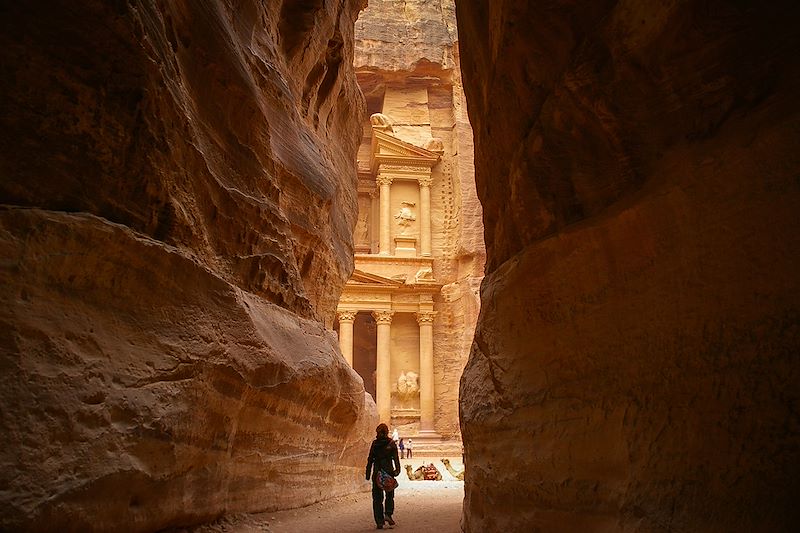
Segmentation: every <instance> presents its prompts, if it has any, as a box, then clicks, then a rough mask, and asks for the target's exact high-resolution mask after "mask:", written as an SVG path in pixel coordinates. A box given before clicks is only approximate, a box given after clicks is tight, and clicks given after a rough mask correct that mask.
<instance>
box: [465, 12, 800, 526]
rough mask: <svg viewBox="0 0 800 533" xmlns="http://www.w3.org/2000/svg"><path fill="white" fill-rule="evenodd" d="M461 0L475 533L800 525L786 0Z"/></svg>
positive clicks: (796, 252)
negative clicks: (471, 204)
mask: <svg viewBox="0 0 800 533" xmlns="http://www.w3.org/2000/svg"><path fill="white" fill-rule="evenodd" d="M753 6H754V5H751V4H748V3H742V2H724V1H719V2H717V1H714V2H680V3H669V2H668V3H659V2H639V1H622V2H594V3H589V4H587V3H580V4H572V3H567V2H555V3H554V2H488V1H467V0H459V1H457V16H458V26H459V35H460V46H461V52H462V53H461V58H462V69H463V74H464V82H465V90H466V94H467V101H468V104H469V112H470V119H471V122H472V125H473V129H474V132H475V150H476V174H477V187H478V194H479V197H480V198H481V201H482V204H483V207H484V222H485V226H486V244H487V254H488V257H487V261H488V265H487V277H486V279H485V280H484V283H483V287H482V307H481V317H480V319H479V325H478V331H477V334H476V338H475V342H474V345H473V348H472V353H471V355H470V360H469V362H468V364H467V368H466V370H465V374H464V376H463V378H462V381H461V395H460V397H461V400H460V403H461V424H462V431H463V435H464V442H465V444H466V460H467V464H468V476H467V482H466V499H465V509H464V519H465V522H464V523H465V526H466V529H467V530H468V531H533V530H541V531H668V530H669V531H675V530H677V531H789V530H793V529H794V528H795V527H796V523H797V519H798V518H799V517H798V510H797V506H796V502H795V501H794V500H795V498H794V495H795V494H797V492H798V489H800V482H798V479H800V468H799V467H798V465H800V437H798V430H799V429H800V420H798V409H797V406H798V401H799V400H800V389H798V387H797V383H798V382H800V362H799V360H798V358H797V354H798V349H800V328H798V317H800V284H799V283H798V272H800V217H798V212H800V181H799V180H798V176H800V106H798V105H797V94H798V89H799V88H800V84H799V83H798V79H799V76H798V74H799V72H800V68H799V67H800V60H798V56H797V50H798V49H800V42H798V36H799V35H800V34H798V33H797V31H796V28H797V27H798V22H800V17H798V10H797V8H796V7H795V5H794V4H793V3H790V2H771V3H769V4H761V5H759V6H758V7H753Z"/></svg>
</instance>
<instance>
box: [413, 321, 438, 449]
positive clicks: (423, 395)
mask: <svg viewBox="0 0 800 533" xmlns="http://www.w3.org/2000/svg"><path fill="white" fill-rule="evenodd" d="M434 316H436V312H434V311H420V312H418V313H417V324H419V408H420V413H419V414H420V416H419V430H420V434H421V435H424V434H426V433H427V434H429V435H430V434H434V435H435V434H436V432H435V430H434V428H433V410H434V400H433V317H434Z"/></svg>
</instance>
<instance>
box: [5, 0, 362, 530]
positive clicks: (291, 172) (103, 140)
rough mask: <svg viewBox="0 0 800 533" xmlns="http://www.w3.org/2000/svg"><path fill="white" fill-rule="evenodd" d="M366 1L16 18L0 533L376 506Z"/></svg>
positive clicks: (44, 12)
mask: <svg viewBox="0 0 800 533" xmlns="http://www.w3.org/2000/svg"><path fill="white" fill-rule="evenodd" d="M360 8H361V2H360V1H357V0H345V1H342V2H337V3H331V2H327V3H323V2H319V1H302V2H289V1H286V2H269V1H258V0H245V1H237V2H233V1H229V0H203V1H198V2H194V1H192V2H183V1H179V0H175V1H167V2H162V1H152V0H134V1H131V2H101V1H88V2H78V3H75V2H67V1H57V2H48V3H47V5H42V6H38V7H37V6H30V5H22V4H20V5H12V4H8V5H5V6H4V7H3V8H2V12H3V16H2V23H1V24H2V32H0V35H2V37H0V43H2V46H1V47H0V49H1V51H0V54H2V61H1V62H2V64H3V73H4V75H3V76H2V79H1V80H0V84H1V85H2V94H3V99H2V103H0V106H2V112H0V124H1V125H2V133H0V165H2V166H1V167H0V172H1V173H2V180H0V203H1V204H3V205H2V208H0V250H2V251H1V252H0V257H2V268H0V279H1V280H2V283H1V284H0V287H2V288H0V301H1V302H2V305H1V306H0V332H1V333H0V365H2V369H3V373H2V377H3V386H2V388H1V389H0V397H1V398H2V400H1V401H0V435H2V437H0V443H1V444H2V446H0V448H1V451H0V464H1V465H2V467H0V479H1V481H0V485H1V486H2V491H0V507H2V516H0V529H3V530H14V531H23V530H37V531H40V530H58V531H93V530H97V531H99V530H104V531H108V530H111V529H114V530H119V531H146V530H155V529H160V528H164V527H168V526H177V525H183V524H190V523H197V522H201V521H206V520H210V519H213V518H215V517H217V516H220V515H222V514H224V513H236V512H242V511H256V510H271V509H279V508H286V507H294V506H300V505H304V504H307V503H311V502H314V501H317V500H320V499H323V498H328V497H332V496H336V495H339V494H344V493H348V492H352V491H355V490H360V489H361V488H363V487H362V485H363V483H364V482H363V478H362V471H363V461H364V457H363V455H364V453H365V452H366V450H367V449H368V446H369V442H368V440H365V439H369V438H370V437H371V431H372V428H373V427H374V424H375V420H376V415H375V411H374V409H375V407H374V404H373V403H372V401H371V400H369V399H368V398H367V397H366V396H365V394H364V387H363V382H362V380H361V378H360V377H359V376H358V375H357V374H356V373H355V372H354V371H353V370H352V369H351V368H350V367H349V366H348V365H347V364H346V363H345V361H344V360H343V358H342V356H341V354H340V352H339V349H338V344H337V340H336V337H335V334H334V333H333V332H332V331H331V330H330V326H331V324H332V322H333V318H334V310H335V306H336V302H337V301H338V298H339V294H340V292H341V289H342V286H343V284H344V282H345V280H346V279H347V278H348V277H349V275H350V273H351V271H352V268H353V244H352V229H353V225H354V223H355V217H356V212H357V206H356V195H355V183H356V164H355V155H356V152H357V148H358V145H359V141H360V136H361V129H360V128H361V123H362V119H363V117H364V103H363V97H362V96H361V94H360V92H359V90H358V87H357V85H356V80H355V76H354V73H353V69H352V58H353V26H354V22H355V19H356V17H357V14H358V11H359V9H360Z"/></svg>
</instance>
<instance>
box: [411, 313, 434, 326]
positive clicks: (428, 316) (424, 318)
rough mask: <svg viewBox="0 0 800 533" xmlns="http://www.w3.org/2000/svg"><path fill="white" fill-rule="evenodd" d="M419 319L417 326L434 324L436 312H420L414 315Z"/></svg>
mask: <svg viewBox="0 0 800 533" xmlns="http://www.w3.org/2000/svg"><path fill="white" fill-rule="evenodd" d="M414 314H415V315H416V317H417V324H419V325H420V326H422V325H423V324H433V318H434V317H435V316H436V314H437V312H436V311H419V312H417V313H414Z"/></svg>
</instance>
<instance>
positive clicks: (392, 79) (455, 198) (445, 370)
mask: <svg viewBox="0 0 800 533" xmlns="http://www.w3.org/2000/svg"><path fill="white" fill-rule="evenodd" d="M355 37H356V45H355V68H356V75H357V78H358V83H359V85H360V86H361V89H362V91H363V92H364V95H365V97H366V99H367V108H368V114H372V113H383V114H385V115H387V116H388V117H389V118H390V119H391V121H392V130H393V132H392V135H394V136H396V137H397V138H399V139H401V140H403V141H406V142H408V143H411V144H413V145H416V146H420V147H425V146H426V144H427V143H428V141H430V140H431V139H432V138H438V139H440V140H441V141H442V145H443V146H442V148H443V150H444V152H443V154H442V156H441V160H440V162H439V163H438V164H437V165H435V166H434V167H433V169H432V175H431V177H432V179H433V180H432V185H431V212H432V216H431V239H432V256H433V274H434V276H433V277H434V278H435V280H436V282H437V283H439V284H441V285H442V288H441V291H440V292H439V294H437V295H436V296H435V298H434V306H435V310H436V311H437V315H436V319H435V322H434V354H435V355H434V361H435V367H434V371H435V402H436V412H435V428H436V431H437V432H438V433H440V434H441V435H442V436H443V437H444V438H445V439H456V440H457V439H458V438H460V429H459V425H458V380H459V378H460V375H461V372H462V369H463V367H464V364H465V363H466V359H467V356H468V353H469V347H470V345H471V343H472V335H473V332H474V329H475V323H476V321H477V316H478V311H479V302H478V298H477V294H478V289H479V286H480V282H481V280H482V279H483V265H484V261H485V251H484V246H483V224H482V214H481V208H480V203H479V202H478V199H477V194H476V192H475V184H474V164H473V157H474V154H473V146H472V129H471V126H470V124H469V120H468V119H467V114H466V103H465V100H464V94H463V89H462V84H461V75H460V65H459V56H458V36H457V33H456V28H455V9H454V5H453V2H452V1H451V0H450V1H448V0H436V1H433V2H430V1H424V0H412V1H406V2H396V1H392V0H371V1H370V2H369V6H368V7H367V9H365V10H364V11H363V12H362V13H361V15H360V16H359V19H358V21H357V22H356V30H355ZM371 135H372V128H371V126H370V124H369V121H365V122H364V138H363V139H362V143H361V149H360V151H359V161H360V164H362V165H366V164H368V162H369V153H370V146H371ZM393 187H396V185H393ZM401 187H403V185H402V184H400V185H399V186H397V188H398V193H394V192H393V199H394V198H400V197H401V196H402V191H401V190H400V188H401ZM412 192H413V191H412ZM406 196H409V197H411V196H410V193H409V194H407V195H406ZM404 197H405V196H404ZM398 201H399V200H398ZM373 248H374V247H373ZM383 275H388V274H383ZM412 326H413V327H412ZM412 326H409V328H407V329H409V331H410V332H411V333H413V335H417V327H416V324H413V325H412ZM412 330H413V331H412ZM396 350H398V351H402V347H401V346H400V345H399V344H398V345H397V347H396ZM393 357H394V356H393ZM398 357H399V358H403V357H405V355H403V354H401V353H398ZM394 377H396V376H393V378H394Z"/></svg>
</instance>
